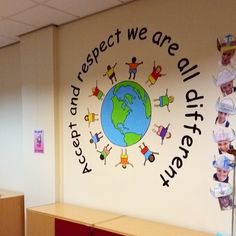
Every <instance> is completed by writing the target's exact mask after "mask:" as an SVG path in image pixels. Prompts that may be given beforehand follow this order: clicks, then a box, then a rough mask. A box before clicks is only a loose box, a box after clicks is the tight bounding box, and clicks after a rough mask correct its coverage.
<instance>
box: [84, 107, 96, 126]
mask: <svg viewBox="0 0 236 236" xmlns="http://www.w3.org/2000/svg"><path fill="white" fill-rule="evenodd" d="M97 116H98V114H95V113H90V111H89V109H88V114H87V115H85V116H84V120H85V121H87V122H88V126H89V127H90V124H91V123H92V122H95V121H98V118H97Z"/></svg>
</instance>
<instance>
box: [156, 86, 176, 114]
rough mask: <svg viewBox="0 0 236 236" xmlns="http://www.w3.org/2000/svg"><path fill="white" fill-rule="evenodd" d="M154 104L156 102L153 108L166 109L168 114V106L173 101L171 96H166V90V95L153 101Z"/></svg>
mask: <svg viewBox="0 0 236 236" xmlns="http://www.w3.org/2000/svg"><path fill="white" fill-rule="evenodd" d="M153 101H154V102H156V101H158V102H159V103H158V104H155V105H154V106H155V107H164V106H166V107H167V110H168V111H169V112H170V109H169V104H170V103H172V102H173V101H174V97H173V96H168V89H166V94H165V95H163V96H160V97H159V98H157V99H153Z"/></svg>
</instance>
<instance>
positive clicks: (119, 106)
mask: <svg viewBox="0 0 236 236" xmlns="http://www.w3.org/2000/svg"><path fill="white" fill-rule="evenodd" d="M122 35H123V36H125V37H126V39H127V40H128V41H138V40H141V41H142V40H148V39H149V40H150V43H152V44H154V45H156V46H157V47H160V48H163V49H164V50H166V52H167V54H168V55H169V56H170V57H172V58H173V59H175V61H176V63H175V64H176V69H177V71H178V73H179V74H178V76H179V78H180V81H182V82H184V83H191V81H192V80H194V79H197V78H198V77H199V75H200V72H199V71H198V65H196V64H195V65H192V63H191V62H190V60H189V59H188V58H187V57H179V56H178V50H179V44H178V43H176V42H174V40H173V39H172V37H171V36H169V35H166V34H165V33H163V32H161V31H156V32H153V33H149V31H148V29H147V28H146V27H142V28H138V27H134V28H129V29H127V32H122V31H121V30H120V29H116V31H115V32H114V33H112V34H110V35H109V37H108V38H107V39H105V40H103V41H101V42H100V43H99V45H98V46H96V47H94V48H93V49H92V50H91V51H90V52H89V53H88V55H87V57H86V59H85V60H84V63H82V65H81V67H80V71H79V72H78V75H77V82H80V83H86V73H87V72H88V71H89V70H90V68H91V67H92V66H93V65H96V64H98V63H99V60H100V56H101V54H102V53H104V52H105V51H106V50H109V49H110V48H112V47H113V46H114V45H116V46H117V45H118V44H119V43H120V41H121V36H122ZM157 62H158V63H157ZM144 64H145V59H144V58H137V57H136V55H135V54H133V55H131V56H130V57H128V58H127V60H126V61H124V62H123V63H122V64H121V63H118V62H117V61H110V63H109V64H108V65H107V66H106V68H104V72H103V74H101V76H100V78H96V79H95V80H94V86H93V87H92V88H91V89H90V92H88V95H87V96H88V98H89V99H94V102H95V101H96V102H97V106H98V108H99V109H96V111H95V110H92V109H91V108H90V107H89V106H88V107H87V113H86V114H84V116H83V117H84V122H86V123H87V125H88V132H89V134H90V138H89V139H90V140H88V143H90V145H91V148H94V150H95V152H96V153H97V154H98V158H99V159H100V160H101V161H102V162H103V163H104V165H106V166H107V165H108V164H109V159H111V158H117V157H116V156H113V154H112V152H113V150H114V148H119V149H120V153H121V154H120V160H117V164H116V165H115V166H114V167H118V166H122V167H123V168H124V169H125V168H126V167H127V166H129V167H132V168H135V165H134V164H133V163H132V161H130V160H132V159H133V158H138V160H139V161H141V162H143V166H144V167H145V166H147V165H148V164H152V163H153V162H154V161H155V160H156V159H157V158H158V157H160V156H161V153H159V150H158V145H165V143H167V142H169V141H171V137H172V133H173V132H172V125H171V124H170V122H169V121H168V116H167V119H166V122H165V123H160V122H159V121H158V119H157V118H155V117H152V112H153V110H154V109H166V111H167V113H168V114H170V113H171V109H172V106H174V103H175V96H174V92H173V91H171V90H170V89H169V88H168V87H166V89H165V90H162V91H161V90H157V92H156V95H157V96H156V97H150V96H149V89H150V88H151V87H154V86H156V87H157V88H158V81H159V80H162V79H166V80H168V73H167V69H166V68H162V65H161V63H160V62H159V61H158V60H157V59H156V58H153V64H150V66H149V68H150V70H149V71H147V72H145V74H146V76H144V77H143V76H142V77H140V76H139V71H142V70H143V65H144ZM123 66H128V67H127V77H126V78H122V79H121V78H119V77H118V76H117V71H118V72H119V70H120V68H121V67H123ZM142 72H143V71H142ZM104 77H105V79H106V78H107V85H109V84H110V87H109V89H108V90H107V91H103V90H102V89H101V87H100V84H103V83H104ZM71 89H72V98H71V104H70V105H71V107H70V114H71V116H76V115H77V111H78V110H77V106H78V99H79V96H80V86H79V85H71ZM203 101H204V96H203V95H199V92H198V91H197V90H196V89H189V90H188V91H186V93H185V102H186V104H183V106H185V107H187V109H188V110H189V113H186V114H184V116H185V117H187V118H189V123H190V124H185V125H183V127H184V129H185V130H186V131H188V133H190V134H186V135H183V137H182V138H181V140H180V141H179V143H180V146H179V151H180V152H181V155H180V156H175V157H173V158H172V159H171V160H170V165H169V167H167V168H166V169H165V170H164V171H163V173H161V174H160V179H161V181H162V184H163V187H169V186H170V184H169V182H170V181H171V179H172V178H174V176H175V175H176V174H177V171H178V169H180V168H182V166H183V162H184V160H185V159H187V158H188V156H189V152H190V151H189V148H190V147H191V146H192V145H193V139H194V137H193V136H198V135H201V133H202V131H201V128H200V127H199V124H200V122H202V121H203V120H204V118H203V115H202V114H201V113H200V111H199V110H200V109H201V108H202V107H203ZM151 119H153V120H155V123H154V125H151ZM95 122H99V124H101V128H99V130H96V129H93V124H94V123H95ZM69 130H70V136H71V139H72V145H73V148H74V153H75V157H76V158H77V159H78V160H79V163H80V164H81V165H82V166H83V171H82V173H83V174H86V173H91V172H92V168H91V167H90V164H89V158H88V157H86V156H85V155H84V152H83V150H82V148H81V145H80V137H81V134H80V132H79V131H78V130H79V128H78V123H75V122H70V124H69ZM147 133H148V134H151V135H152V136H153V138H155V140H156V142H157V148H156V149H155V150H151V149H150V147H149V145H148V143H149V140H146V139H145V137H146V135H147ZM104 136H105V137H106V138H107V139H108V140H109V142H108V143H105V142H103V140H104ZM133 145H136V149H137V150H139V153H140V156H136V157H132V158H131V155H130V154H129V147H130V146H133ZM128 156H129V158H128ZM126 169H128V168H126Z"/></svg>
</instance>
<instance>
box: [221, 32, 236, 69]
mask: <svg viewBox="0 0 236 236" xmlns="http://www.w3.org/2000/svg"><path fill="white" fill-rule="evenodd" d="M217 49H218V50H219V51H220V53H221V64H222V66H228V65H230V64H231V59H232V58H233V56H234V54H235V50H236V38H235V37H234V36H233V35H231V34H228V35H226V36H224V37H223V38H218V39H217Z"/></svg>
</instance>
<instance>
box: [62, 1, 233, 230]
mask: <svg viewBox="0 0 236 236" xmlns="http://www.w3.org/2000/svg"><path fill="white" fill-rule="evenodd" d="M226 5H227V6H235V2H234V1H227V4H226ZM226 5H225V2H224V3H223V2H222V1H220V0H217V1H215V2H214V7H212V2H207V3H206V1H203V0H200V1H191V3H190V1H188V0H181V1H161V2H157V1H155V0H148V1H146V0H145V1H135V2H133V3H131V4H128V5H127V6H124V7H119V8H115V9H112V10H111V11H107V12H103V13H101V14H97V15H94V16H92V17H88V18H85V19H82V20H81V21H78V22H74V23H71V24H68V25H65V26H64V27H61V28H59V38H58V39H59V41H58V42H59V44H58V45H59V48H60V50H59V57H58V58H59V64H58V65H59V66H58V68H59V78H60V92H61V94H60V99H61V102H60V117H61V120H62V122H61V125H62V126H60V127H62V131H61V132H62V139H63V140H62V143H61V146H62V147H63V150H62V151H63V152H62V155H63V161H64V164H63V167H64V175H63V176H64V185H63V188H64V194H63V198H64V201H65V202H70V203H76V204H82V205H86V206H92V207H95V208H100V209H106V210H111V211H115V212H119V213H122V214H129V215H134V216H138V217H142V218H147V219H152V220H159V221H162V222H166V223H171V224H176V225H182V226H185V227H190V228H195V229H200V230H204V231H210V232H217V231H222V232H230V223H231V212H230V211H225V212H222V211H221V210H220V208H219V204H218V200H217V199H215V198H214V197H213V196H211V194H210V191H209V189H210V187H211V184H212V175H213V173H214V171H215V169H214V168H213V167H212V160H213V158H214V154H216V153H217V151H218V150H217V147H216V143H214V141H213V139H212V131H213V128H214V120H215V118H216V110H215V103H216V100H217V98H218V97H219V96H221V93H220V90H219V88H218V87H216V86H215V85H214V83H213V79H212V75H214V74H217V72H218V70H219V63H218V61H219V59H220V54H219V52H218V50H217V48H216V39H217V37H219V36H222V35H225V34H228V33H232V34H233V33H234V29H233V28H232V22H233V21H234V20H235V14H234V10H233V9H234V8H233V7H226ZM222 9H224V11H222ZM229 16H230V17H229ZM94 25H96V27H97V28H99V30H98V31H95V29H94V27H93V26H94ZM216 26H217V27H216ZM132 27H134V28H139V29H141V28H142V27H145V28H146V29H147V33H146V34H144V35H143V36H147V37H146V38H143V39H142V37H141V39H136V40H134V41H133V40H128V38H127V31H128V29H129V28H132ZM117 29H119V30H120V32H121V33H120V39H119V42H117V41H116V40H115V43H114V45H113V46H111V47H107V49H106V50H105V51H103V52H101V51H100V54H99V56H98V62H97V63H95V62H94V63H93V64H92V65H90V66H89V68H87V69H88V71H87V72H85V73H82V78H83V80H84V81H83V82H81V81H79V80H78V79H77V74H78V73H79V72H81V71H82V70H83V63H85V64H86V65H88V64H89V63H87V62H86V60H87V58H88V55H89V54H91V55H92V53H93V50H94V49H95V48H96V47H97V48H99V46H100V43H101V42H102V41H104V42H105V44H106V46H107V40H108V39H109V38H110V39H113V40H114V39H116V36H115V35H116V34H115V33H116V32H117ZM158 31H160V32H162V33H163V35H165V34H166V35H167V36H171V43H177V44H178V45H179V50H177V51H176V53H175V55H174V56H171V55H169V53H168V46H169V45H168V44H164V45H163V46H162V47H160V46H159V45H156V44H154V43H153V41H152V36H153V35H154V34H155V32H158ZM110 35H112V36H111V37H110ZM112 37H113V38H112ZM163 37H164V36H163ZM133 56H136V57H137V58H138V60H139V61H144V64H143V65H141V66H140V67H139V68H138V73H137V78H136V80H135V81H136V82H138V83H140V84H141V85H142V86H143V87H144V88H145V89H146V91H148V94H149V96H150V97H151V99H152V109H153V110H152V120H151V124H150V127H149V130H148V132H147V134H146V135H145V137H144V138H143V139H142V140H141V141H140V142H138V143H137V144H136V145H133V146H131V147H128V148H127V149H128V155H129V157H130V161H132V163H133V165H134V168H127V169H126V170H123V169H122V168H121V167H120V168H119V167H115V164H116V163H117V162H118V161H119V156H120V153H121V149H122V147H119V146H118V145H113V144H112V143H111V142H110V141H109V140H108V138H107V137H104V138H103V139H102V140H101V142H100V143H99V144H98V150H101V149H102V148H103V146H105V145H106V144H107V143H110V145H111V146H112V147H113V148H112V153H111V155H110V156H109V157H108V160H107V164H106V165H104V163H103V162H102V161H101V160H100V159H99V154H98V153H97V151H96V150H95V148H94V146H93V144H92V145H91V144H90V143H89V139H90V134H89V132H90V131H91V132H92V133H95V132H99V131H100V130H102V127H101V123H100V121H98V122H97V123H95V124H91V126H90V127H88V124H87V123H86V122H85V121H84V116H85V114H86V113H87V108H89V109H90V111H91V112H92V111H93V112H95V113H98V114H99V118H100V119H101V114H100V113H101V105H102V101H98V100H97V99H96V98H94V97H89V95H90V94H91V90H92V88H93V87H94V86H95V83H96V81H97V82H98V86H99V87H100V89H101V90H102V91H104V93H105V94H106V93H107V92H108V91H109V89H110V88H111V87H112V85H111V83H110V81H109V80H108V79H107V78H105V77H103V74H104V73H105V71H106V67H107V65H109V64H110V65H113V64H114V63H115V62H117V67H116V74H117V78H118V81H123V80H127V79H128V68H127V65H125V62H127V61H130V60H131V58H132V57H133ZM91 57H92V56H91ZM91 57H90V58H91ZM182 58H188V60H189V62H190V64H189V66H188V67H187V68H190V67H192V66H194V65H195V64H197V65H198V70H197V71H200V75H199V76H198V77H197V78H196V79H193V80H190V81H188V82H186V83H184V82H183V78H184V77H183V76H182V75H181V73H180V71H179V69H178V66H177V65H178V62H179V61H180V60H181V59H182ZM154 60H156V62H157V63H160V64H161V65H162V67H163V73H164V72H166V73H167V76H166V77H163V78H161V79H160V80H159V81H158V82H157V84H156V86H153V87H152V88H148V86H147V85H146V84H145V81H146V79H147V77H148V75H149V73H150V72H151V70H152V66H153V61H154ZM84 68H86V66H84ZM87 69H86V70H87ZM71 85H73V86H76V87H77V88H79V89H80V94H79V95H78V96H77V98H78V100H77V101H76V103H77V113H76V115H72V114H71V113H70V108H71V107H72V105H71V101H72V100H71V99H72V98H73V97H75V96H74V94H73V90H72V88H71ZM166 88H168V89H169V93H172V94H173V95H174V96H175V102H174V103H173V104H171V105H170V109H171V112H169V113H168V111H167V109H157V108H155V107H154V106H153V98H157V97H158V96H160V95H162V93H164V92H165V90H166ZM191 89H195V90H196V91H197V93H198V95H199V96H202V95H203V96H204V100H203V101H202V102H201V103H202V104H203V107H200V101H199V104H198V105H199V106H198V107H196V108H194V109H193V108H192V109H190V108H187V107H186V106H187V105H188V104H187V102H186V97H185V96H186V94H187V92H188V91H189V90H191ZM233 96H234V99H235V94H234V95H233ZM195 111H197V112H198V113H199V114H202V116H203V118H204V121H201V119H200V118H199V117H198V118H197V120H195V119H194V118H193V117H191V118H189V117H186V116H185V114H188V113H194V112H195ZM70 122H72V124H75V125H74V126H73V129H71V128H69V125H70ZM157 122H159V123H160V124H166V123H170V124H171V129H172V135H173V137H172V138H171V139H170V140H166V141H165V142H164V145H161V144H160V140H159V139H158V137H157V136H154V134H153V132H152V128H153V125H154V123H157ZM194 124H196V125H197V127H199V128H200V130H201V132H202V133H201V135H199V134H198V132H196V133H195V134H194V133H193V132H192V130H191V129H187V128H184V125H188V126H193V125H194ZM231 125H232V127H235V126H236V124H235V119H234V117H231ZM72 130H75V131H76V132H77V133H78V134H80V135H79V138H78V139H79V147H75V146H76V145H74V144H73V142H74V141H76V140H75V139H73V138H72V134H71V132H72ZM184 135H189V136H191V137H192V139H193V143H194V144H193V145H192V146H191V147H189V148H188V149H189V157H188V158H187V159H186V160H183V166H182V167H181V168H179V169H178V170H177V175H175V177H174V178H173V179H171V180H170V187H169V188H168V187H163V186H162V184H163V181H162V179H161V178H160V174H163V173H165V170H166V169H169V165H171V161H172V159H173V158H174V157H175V156H180V157H182V155H183V151H181V150H179V146H181V139H182V137H183V136H184ZM143 141H144V142H145V143H146V144H147V145H148V146H149V148H150V149H151V150H159V152H160V156H159V157H157V160H156V162H154V163H153V164H150V163H147V165H146V166H145V167H144V166H143V157H142V155H141V154H140V150H139V147H138V146H139V145H140V144H141V143H142V142H143ZM186 147H187V146H186V145H185V148H186ZM81 150H82V152H83V154H82V155H83V156H84V157H85V159H84V157H82V155H81V156H80V157H77V156H76V155H75V151H78V152H80V151H81ZM81 162H82V164H81ZM86 164H87V168H88V169H92V171H91V172H89V173H87V174H83V170H84V168H85V167H86ZM231 177H232V176H231Z"/></svg>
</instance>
